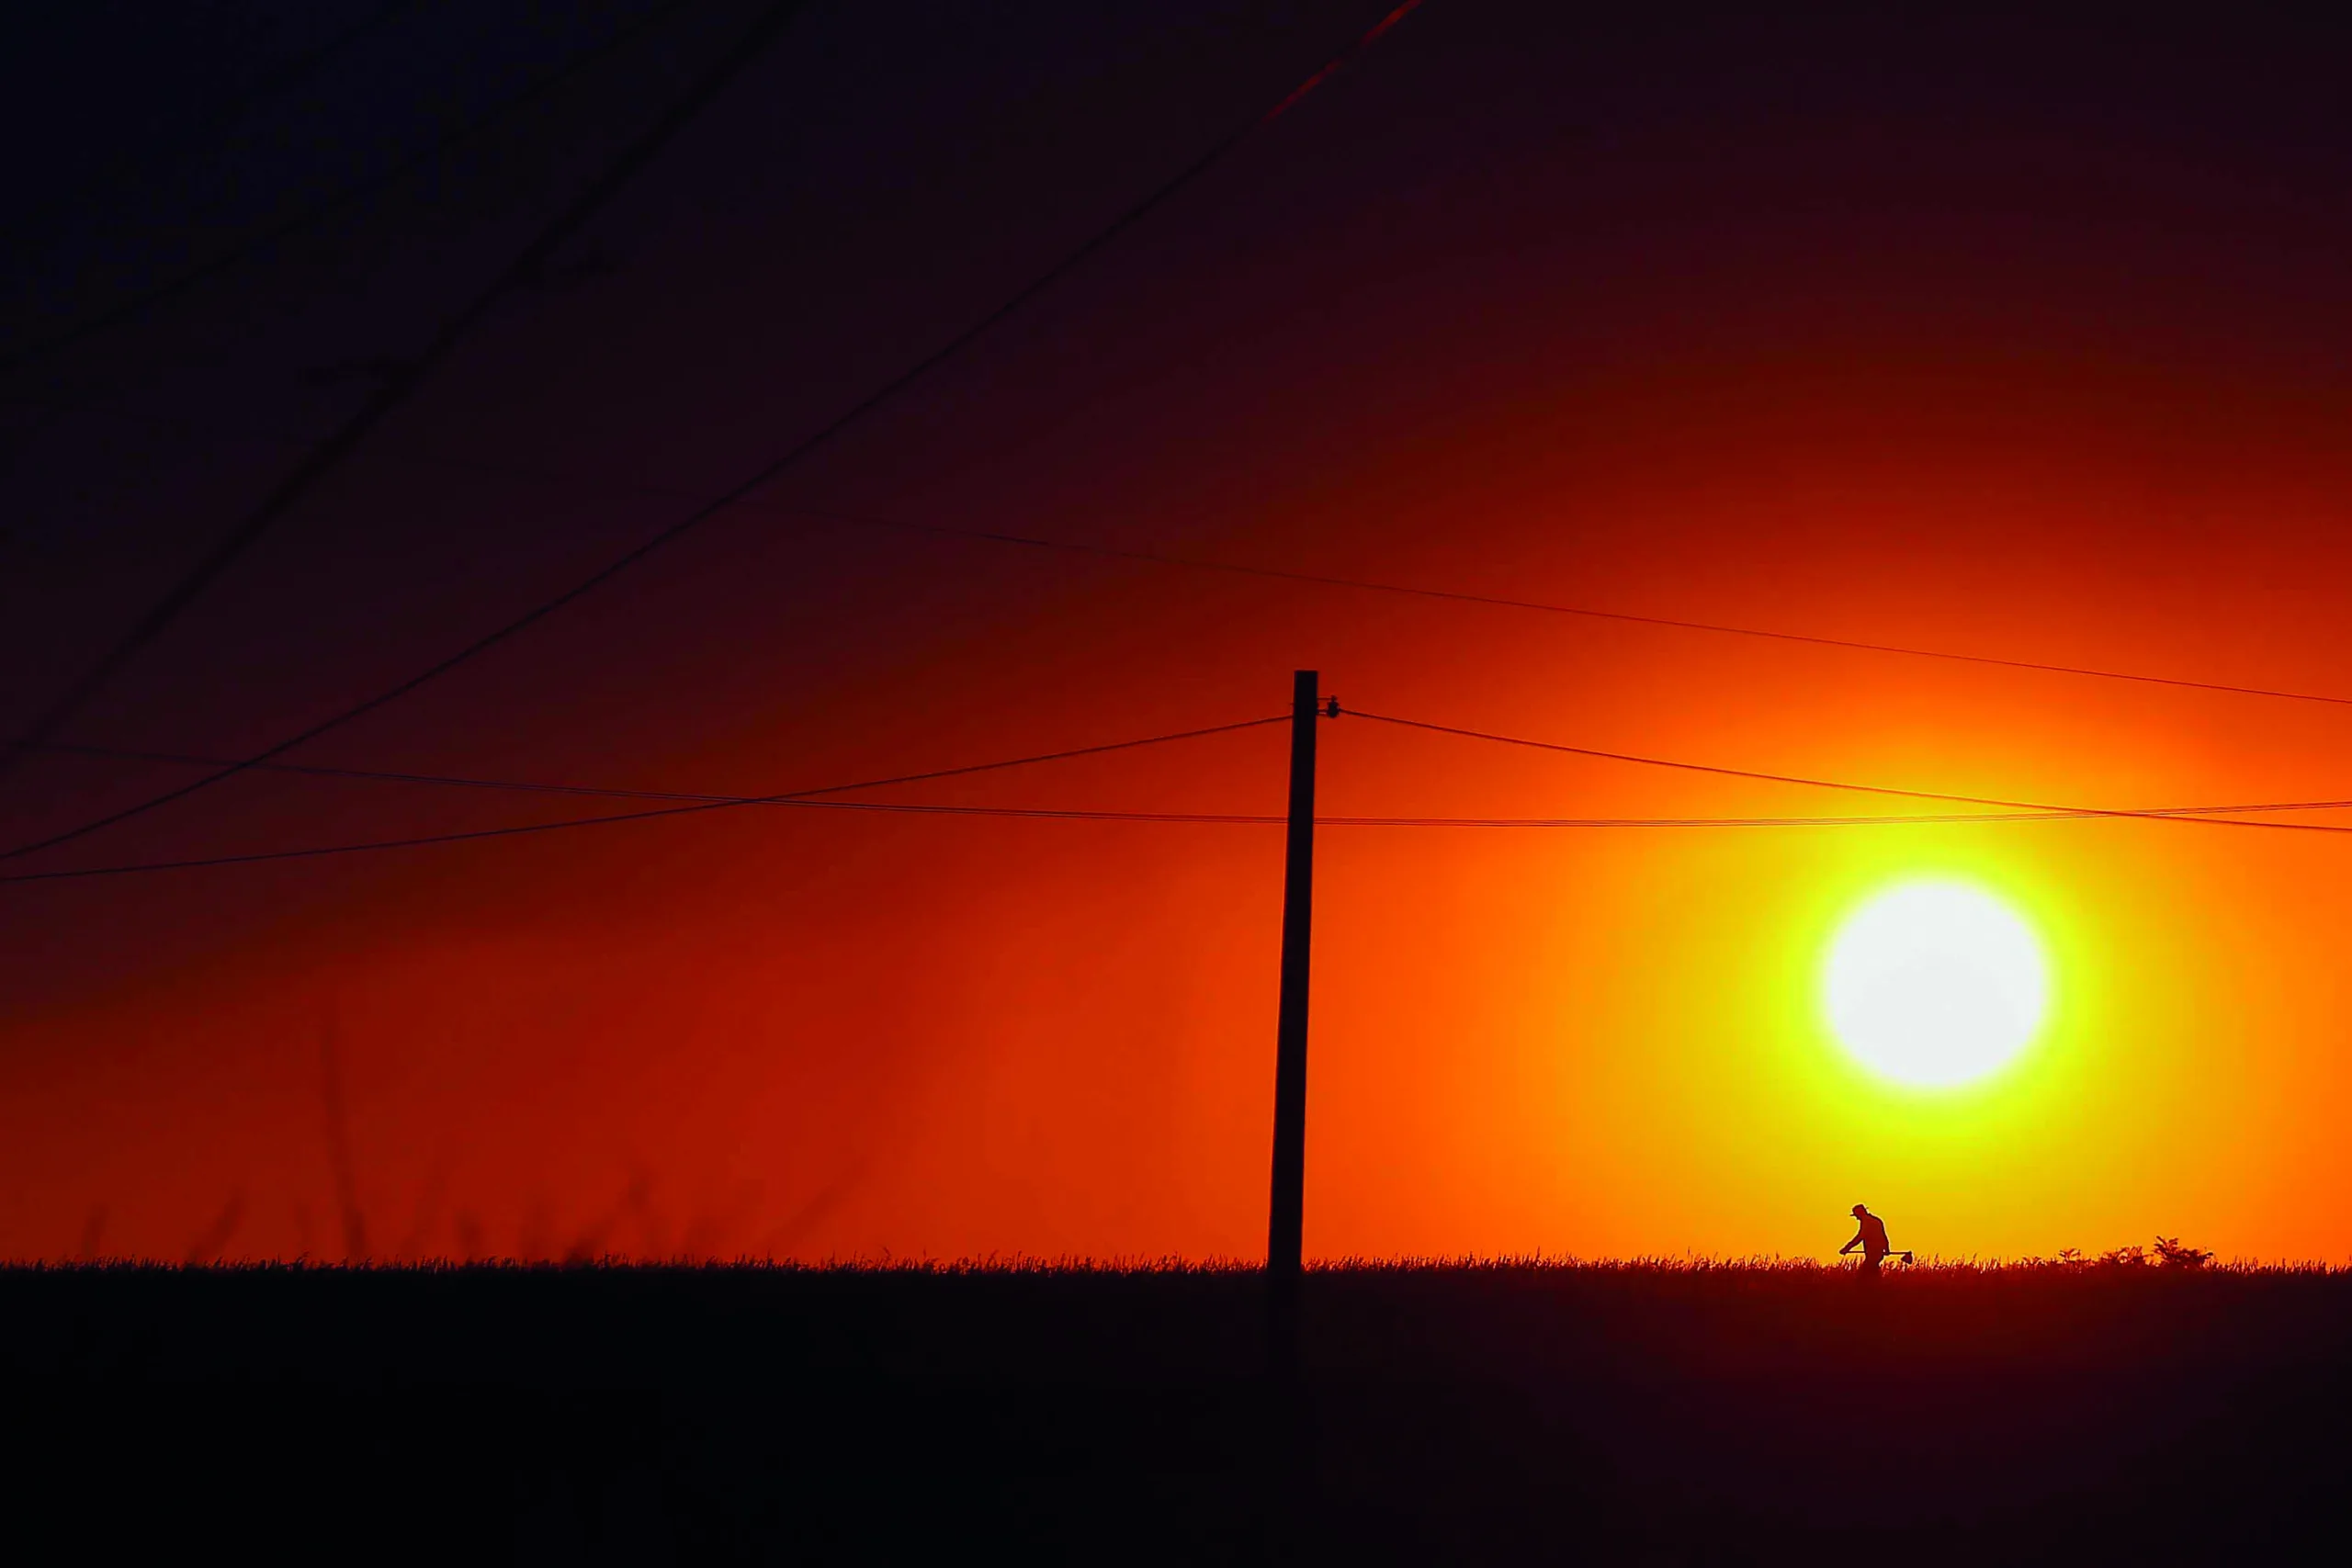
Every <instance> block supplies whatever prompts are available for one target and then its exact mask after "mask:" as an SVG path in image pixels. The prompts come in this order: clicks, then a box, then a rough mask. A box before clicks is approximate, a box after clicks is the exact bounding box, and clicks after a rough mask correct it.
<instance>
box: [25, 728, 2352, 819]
mask: <svg viewBox="0 0 2352 1568" xmlns="http://www.w3.org/2000/svg"><path fill="white" fill-rule="evenodd" d="M1357 716H1360V717H1373V715H1369V714H1364V715H1357ZM1284 722H1286V719H1285V718H1283V717H1282V716H1276V717H1273V718H1264V719H1253V720H1250V722H1249V723H1247V724H1243V725H1239V726H1220V727H1217V728H1211V729H1204V730H1187V731H1185V732H1183V733H1182V734H1179V735H1170V736H1160V737H1155V738H1153V739H1150V740H1147V741H1120V742H1117V743H1114V744H1113V745H1109V746H1100V747H1085V748H1081V749H1080V750H1076V751H1057V752H1054V753H1051V754H1049V755H1047V756H1044V757H1023V758H1019V759H1016V760H1015V761H1011V762H983V763H980V764H978V766H975V767H970V768H948V769H944V770H942V771H939V772H934V773H909V774H903V775H900V776H899V777H896V778H887V779H868V780H865V781H864V782H863V783H860V784H836V785H832V786H831V787H829V788H827V789H820V790H807V791H802V792H800V793H799V794H798V795H795V796H794V797H793V798H794V799H796V800H797V799H799V798H803V797H805V796H809V795H838V794H843V793H846V792H848V791H850V790H857V789H878V788H881V787H882V786H884V785H886V784H918V783H922V782H924V781H927V780H933V779H942V778H953V777H955V776H956V775H958V774H961V773H987V772H989V771H991V770H993V769H996V768H1004V767H1019V766H1023V765H1025V764H1027V763H1029V762H1039V761H1060V760H1061V759H1063V758H1066V757H1083V756H1090V755H1091V754H1093V753H1094V752H1096V751H1119V750H1127V749H1128V748H1130V747H1132V746H1136V745H1156V744H1158V743H1159V741H1160V740H1163V739H1166V740H1186V739H1193V737H1194V736H1195V735H1216V734H1221V733H1223V731H1224V730H1225V729H1226V728H1245V729H1246V728H1255V727H1257V726H1259V725H1263V724H1281V723H1284ZM1385 722H1387V723H1401V722H1407V721H1402V720H1396V719H1389V720H1385ZM42 750H45V751H48V752H51V753H53V754H55V755H59V756H72V757H88V758H95V759H101V760H105V761H130V762H163V763H168V764H172V765H175V766H179V767H194V768H215V767H220V766H222V765H223V762H224V759H222V758H219V757H207V756H200V755H194V754H191V753H188V752H185V751H153V750H138V749H134V748H130V747H122V746H89V745H81V744H74V743H67V742H56V741H53V742H51V743H50V744H49V745H47V746H44V747H43V748H42ZM1580 754H1584V753H1580ZM1589 754H1592V755H1606V756H1610V757H1612V758H1615V757H1618V756H1619V755H1620V754H1618V753H1589ZM1647 760H1648V761H1657V759H1647ZM1659 765H1661V766H1677V765H1679V764H1674V763H1667V762H1662V761H1661V762H1660V763H1659ZM253 771H254V772H255V773H275V774H285V775H288V776H293V777H300V778H321V779H354V780H363V781H368V782H371V783H379V784H425V785H431V786H435V787H441V788H451V789H474V790H494V791H500V792H503V793H508V794H519V795H584V796H588V797H591V798H595V799H604V800H674V801H703V802H710V803H717V804H724V805H730V806H748V805H779V804H789V802H786V801H782V800H779V799H778V798H777V797H775V796H772V795H721V794H714V793H711V792H708V791H702V790H660V789H626V788H619V787H616V786H611V785H602V784H557V783H548V782H545V781H531V780H523V779H485V778H475V777H470V776H466V775H461V774H453V773H401V772H396V771H393V770H390V769H383V768H338V767H330V766H326V765H323V764H319V763H310V762H265V763H263V764H261V765H260V766H259V767H257V768H255V769H254V770H253ZM1739 776H1741V777H1764V776H1773V777H1778V775H1761V774H1747V773H1742V774H1740V775H1739ZM1847 787H1856V788H1860V787H1866V786H1847ZM2347 809H2352V799H2341V800H2261V801H2245V802H2234V803H2231V804H2226V805H2211V806H2154V807H2135V808H2131V809H2130V810H2128V811H2124V812H2122V814H2123V815H2129V816H2134V817H2223V816H2252V815H2260V814H2264V813H2284V812H2290V811H2343V810H2347ZM1028 814H1029V813H1026V812H1024V813H1023V815H1028ZM2101 814H2102V813H2101V810H2100V809H2099V808H2094V807H2036V808H2032V809H2021V810H2016V811H1970V812H1949V813H1939V814H1920V813H1916V812H1915V813H1906V814H1904V815H1900V816H1891V817H1890V816H1879V817H1822V816H1811V817H1427V816H1423V817H1318V818H1316V820H1317V822H1318V823H1319V824H1321V825H1323V826H1326V827H1335V828H1373V827H1379V828H1391V827H1396V828H1401V827H1430V828H1437V827H1444V828H1858V827H1883V826H1888V825H1894V824H1904V823H1930V822H2039V821H2057V820H2062V819H2064V818H2079V817H2086V816H2097V815H2101ZM1079 815H1082V816H1086V817H1089V818H1103V819H1104V820H1119V821H1124V820H1128V819H1130V818H1132V819H1133V820H1136V821H1148V822H1162V821H1187V822H1192V821H1200V822H1253V823H1254V822H1280V821H1287V820H1288V818H1282V817H1260V816H1250V815H1241V816H1234V815H1230V814H1224V813H1199V812H1178V813H1168V812H1141V813H1126V812H1115V811H1114V812H1084V813H1080V814H1079Z"/></svg>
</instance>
